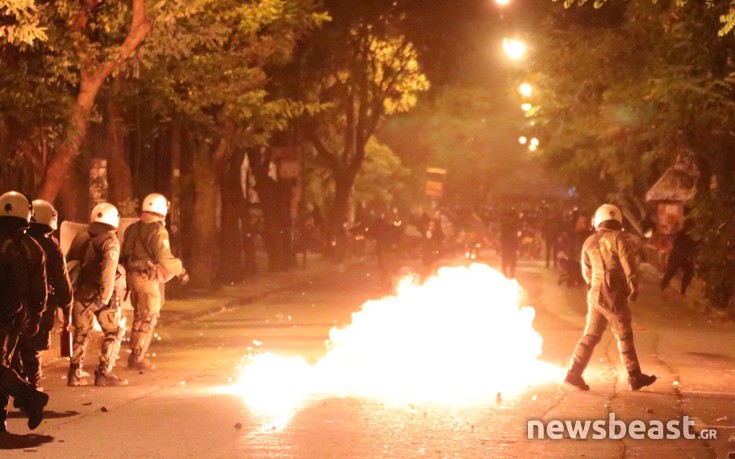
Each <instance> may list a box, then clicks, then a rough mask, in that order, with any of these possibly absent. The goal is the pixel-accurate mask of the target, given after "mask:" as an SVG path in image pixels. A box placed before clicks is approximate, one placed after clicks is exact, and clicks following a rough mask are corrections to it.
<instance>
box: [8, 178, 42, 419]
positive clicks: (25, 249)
mask: <svg viewBox="0 0 735 459" xmlns="http://www.w3.org/2000/svg"><path fill="white" fill-rule="evenodd" d="M32 209H33V208H32V206H31V202H30V200H28V198H26V197H25V196H24V195H23V194H21V193H18V192H15V191H10V192H8V193H5V194H3V195H2V196H0V292H2V295H0V432H4V431H6V425H5V420H6V418H7V411H6V406H7V404H8V395H11V396H12V397H13V398H14V399H15V400H16V401H18V402H19V406H22V409H23V411H25V412H26V413H27V414H28V428H30V429H35V428H36V427H38V425H39V424H41V421H42V420H43V407H44V406H46V404H47V403H48V395H46V394H44V393H43V392H40V391H38V390H36V389H35V388H34V387H33V386H32V385H31V384H29V383H28V382H27V381H25V380H24V379H23V378H21V377H20V376H19V375H18V373H16V372H15V371H14V370H13V369H12V368H11V364H12V358H13V354H14V352H15V347H16V344H17V342H18V336H19V334H20V333H22V334H23V335H25V336H28V337H32V336H34V335H35V334H36V333H37V332H38V326H39V323H40V321H41V315H42V314H43V310H44V308H45V307H46V270H45V260H44V256H43V250H42V249H41V247H39V245H38V244H37V243H36V242H35V241H34V240H33V238H31V237H30V236H28V235H27V234H26V230H27V229H28V225H29V222H30V219H31V215H32V214H33V211H32Z"/></svg>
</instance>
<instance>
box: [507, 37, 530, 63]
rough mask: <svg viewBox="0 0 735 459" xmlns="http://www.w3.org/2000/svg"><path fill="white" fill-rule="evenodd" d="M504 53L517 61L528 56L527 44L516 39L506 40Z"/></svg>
mask: <svg viewBox="0 0 735 459" xmlns="http://www.w3.org/2000/svg"><path fill="white" fill-rule="evenodd" d="M503 51H505V54H507V55H508V57H510V58H511V59H513V60H514V61H517V60H518V59H520V58H522V57H523V56H524V55H525V54H526V44H525V43H523V42H522V41H520V40H518V39H515V38H504V39H503Z"/></svg>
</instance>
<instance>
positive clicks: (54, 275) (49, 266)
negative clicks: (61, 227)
mask: <svg viewBox="0 0 735 459" xmlns="http://www.w3.org/2000/svg"><path fill="white" fill-rule="evenodd" d="M52 232H53V230H52V229H51V227H50V226H47V225H39V224H37V223H31V227H30V229H29V230H28V234H29V235H30V236H31V237H32V238H33V239H34V240H35V241H36V242H37V243H38V245H40V246H41V248H42V249H43V254H44V256H45V257H46V283H47V284H48V285H47V287H48V301H47V304H46V312H44V313H43V318H42V319H41V330H42V331H50V330H51V328H53V326H54V315H55V314H56V308H61V309H62V310H63V311H64V314H65V315H66V316H68V314H69V311H70V309H71V300H72V298H71V283H70V282H69V274H68V272H67V270H66V261H65V260H64V255H63V254H62V253H61V248H60V247H59V241H57V240H56V238H55V237H53V236H52V234H51V233H52Z"/></svg>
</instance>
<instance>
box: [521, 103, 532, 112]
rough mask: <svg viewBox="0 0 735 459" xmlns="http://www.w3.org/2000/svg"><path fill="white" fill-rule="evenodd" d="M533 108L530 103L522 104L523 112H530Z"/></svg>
mask: <svg viewBox="0 0 735 459" xmlns="http://www.w3.org/2000/svg"><path fill="white" fill-rule="evenodd" d="M532 108H533V105H531V104H529V103H525V104H521V110H523V111H524V112H530V111H531V109H532Z"/></svg>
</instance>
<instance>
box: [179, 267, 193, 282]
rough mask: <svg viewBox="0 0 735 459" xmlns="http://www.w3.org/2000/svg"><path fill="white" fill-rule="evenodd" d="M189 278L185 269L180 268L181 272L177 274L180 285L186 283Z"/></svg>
mask: <svg viewBox="0 0 735 459" xmlns="http://www.w3.org/2000/svg"><path fill="white" fill-rule="evenodd" d="M190 280H191V278H190V277H189V273H187V272H186V270H185V269H184V270H182V271H181V274H179V282H181V285H186V284H188V283H189V281H190Z"/></svg>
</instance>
